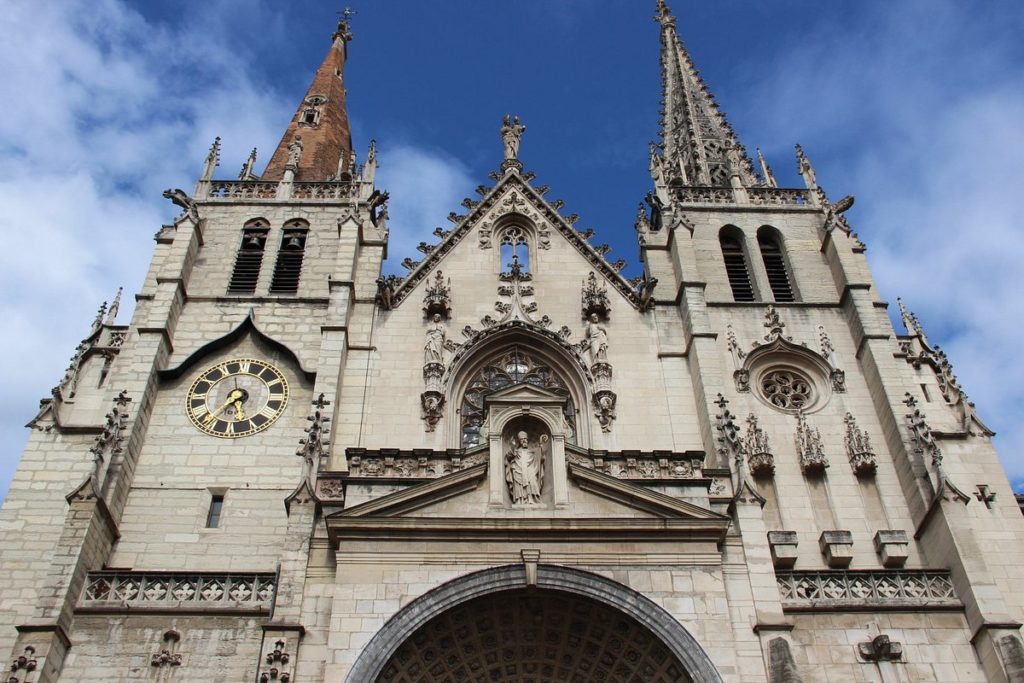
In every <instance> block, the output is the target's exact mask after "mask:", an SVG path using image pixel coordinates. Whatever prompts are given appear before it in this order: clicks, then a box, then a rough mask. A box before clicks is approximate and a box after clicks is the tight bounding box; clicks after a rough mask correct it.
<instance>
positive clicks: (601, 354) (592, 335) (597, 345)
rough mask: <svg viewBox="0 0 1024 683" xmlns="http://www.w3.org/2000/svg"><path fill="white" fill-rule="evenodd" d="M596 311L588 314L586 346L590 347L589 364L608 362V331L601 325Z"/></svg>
mask: <svg viewBox="0 0 1024 683" xmlns="http://www.w3.org/2000/svg"><path fill="white" fill-rule="evenodd" d="M600 321H601V319H600V318H599V317H598V315H597V313H591V314H590V320H589V322H588V323H587V332H586V339H587V347H588V348H589V349H590V364H591V365H594V364H596V363H607V362H608V332H607V331H606V330H605V329H604V328H603V327H601V325H600Z"/></svg>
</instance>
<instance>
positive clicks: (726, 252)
mask: <svg viewBox="0 0 1024 683" xmlns="http://www.w3.org/2000/svg"><path fill="white" fill-rule="evenodd" d="M742 239H743V236H742V233H740V232H739V230H736V229H734V228H731V226H730V227H726V228H723V229H722V232H721V233H719V236H718V241H719V244H720V245H721V247H722V259H723V260H724V261H725V273H726V275H727V276H728V277H729V286H730V287H732V298H733V300H734V301H753V300H754V288H753V286H752V285H751V284H750V270H749V269H748V268H747V257H746V255H744V253H743V242H742Z"/></svg>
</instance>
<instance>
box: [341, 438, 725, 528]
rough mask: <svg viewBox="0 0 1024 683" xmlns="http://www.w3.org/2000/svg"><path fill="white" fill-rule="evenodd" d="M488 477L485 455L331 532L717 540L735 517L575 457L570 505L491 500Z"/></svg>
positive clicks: (358, 511) (355, 510)
mask: <svg viewBox="0 0 1024 683" xmlns="http://www.w3.org/2000/svg"><path fill="white" fill-rule="evenodd" d="M481 454H482V455H484V456H486V455H487V453H486V451H481ZM487 479H488V463H486V462H481V463H479V464H477V465H473V466H471V467H468V468H466V469H464V470H461V471H458V472H454V473H452V474H449V475H446V476H444V477H441V478H439V479H435V480H432V481H429V482H425V483H422V484H417V485H414V486H410V487H409V488H406V489H403V490H401V491H396V492H394V493H389V494H387V495H384V496H381V497H380V498H376V499H374V500H370V501H367V502H365V503H362V504H360V505H356V506H354V507H352V508H349V509H347V510H342V511H340V512H336V513H334V514H332V515H330V516H328V517H327V519H326V522H327V528H328V532H329V534H330V536H331V538H332V539H333V540H334V542H335V543H337V542H339V541H340V540H341V539H355V538H367V537H377V536H386V537H388V538H391V539H395V538H429V539H434V540H439V539H441V538H444V537H453V538H457V539H459V540H465V539H467V538H476V539H481V540H483V539H492V540H509V539H512V538H521V539H533V538H535V539H545V538H558V539H562V540H571V539H573V538H588V539H593V538H608V539H611V538H613V537H617V536H620V535H621V536H623V537H627V538H631V539H635V538H638V537H640V536H649V537H650V538H652V539H660V540H704V541H713V542H716V543H717V542H720V541H721V540H722V539H723V538H724V537H725V533H726V531H727V529H728V527H729V525H730V519H729V518H728V517H727V516H725V515H721V514H719V513H717V512H713V511H711V510H708V509H706V508H703V507H701V506H699V505H695V504H693V503H689V502H687V501H684V500H680V499H678V498H674V497H672V496H668V495H665V494H663V493H659V492H657V491H653V490H651V489H648V488H646V487H644V486H640V485H637V484H634V483H631V482H628V481H623V480H620V479H618V478H616V477H613V476H609V475H607V474H603V473H601V472H597V471H594V470H592V469H588V468H586V467H581V466H579V465H575V464H569V465H568V480H569V485H570V488H571V489H572V490H573V491H574V492H575V493H574V494H573V496H572V497H573V501H574V502H573V503H572V504H571V505H569V506H567V507H565V508H534V509H532V510H530V509H526V508H523V507H512V506H508V507H495V506H494V505H492V504H488V502H487V497H486V488H487V483H486V482H487ZM473 510H476V512H475V513H474V512H473ZM579 510H589V511H590V512H589V513H588V514H581V513H580V512H578V511H579ZM594 510H600V511H601V513H600V514H595V513H594V512H593V511H594ZM524 513H525V514H524Z"/></svg>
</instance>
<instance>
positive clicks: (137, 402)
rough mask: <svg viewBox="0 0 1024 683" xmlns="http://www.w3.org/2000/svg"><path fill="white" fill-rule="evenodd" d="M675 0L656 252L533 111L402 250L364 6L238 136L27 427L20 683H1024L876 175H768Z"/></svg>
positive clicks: (997, 505)
mask: <svg viewBox="0 0 1024 683" xmlns="http://www.w3.org/2000/svg"><path fill="white" fill-rule="evenodd" d="M658 9H659V11H658V23H659V27H660V32H661V38H662V47H663V53H662V70H663V76H664V98H665V102H664V108H665V112H664V125H663V129H662V139H663V141H662V143H661V144H660V145H658V146H656V147H655V148H654V149H652V154H651V174H652V189H651V193H650V194H649V196H648V198H647V201H646V203H645V204H643V205H642V206H641V209H640V211H639V212H638V216H637V223H636V230H637V239H638V243H639V249H640V253H641V256H642V260H643V263H644V265H645V273H644V275H643V277H642V278H640V280H639V281H634V282H630V281H627V280H626V279H624V278H623V276H622V275H621V274H620V273H619V268H621V266H620V265H619V264H612V263H608V262H607V261H606V259H605V258H604V253H605V252H604V250H603V249H602V248H600V247H598V246H595V245H594V244H592V243H591V242H590V241H589V237H590V236H589V235H588V234H586V233H583V232H580V231H577V230H576V228H575V227H574V225H573V223H574V219H573V217H572V216H566V215H564V214H563V213H562V211H561V208H562V207H561V206H560V203H558V202H553V201H550V200H549V199H547V198H546V196H545V193H546V188H543V187H539V186H537V185H536V184H535V183H534V182H533V179H532V177H531V175H530V174H528V173H526V172H524V170H523V166H522V164H521V163H520V162H519V160H518V158H517V157H518V147H519V139H520V137H521V136H522V135H523V127H522V124H521V123H520V122H519V121H518V120H516V119H506V121H505V122H504V124H503V126H502V128H501V135H502V142H503V146H504V159H503V160H502V161H501V164H500V167H499V168H498V169H496V171H495V173H494V174H492V177H491V179H490V180H489V181H484V184H482V185H481V186H480V188H479V189H478V196H477V197H475V198H473V199H467V200H466V201H465V202H464V203H463V207H464V208H462V209H460V210H459V212H458V213H456V212H453V214H452V216H451V217H450V218H451V222H452V225H451V228H450V230H445V231H440V232H439V234H438V238H439V240H438V242H437V243H436V244H432V245H423V246H422V248H421V251H422V252H423V255H422V257H421V260H420V261H418V262H416V261H413V260H411V259H409V260H407V262H406V265H407V267H408V268H409V273H408V275H407V276H406V277H404V278H394V277H392V278H382V277H380V273H381V265H382V261H383V259H384V257H385V252H386V249H387V245H388V228H387V220H388V219H387V203H386V201H387V196H386V194H385V193H383V192H382V191H380V190H379V189H378V188H376V187H375V182H374V170H375V164H376V156H375V151H374V150H373V148H372V147H371V149H370V152H369V153H368V154H367V155H366V156H365V159H364V160H363V162H362V163H361V164H360V163H356V161H355V159H354V155H353V154H352V144H351V141H350V138H349V132H348V131H349V128H348V121H347V117H346V115H345V110H344V88H343V86H342V83H341V77H340V75H341V73H342V70H343V66H344V59H345V56H346V50H347V46H348V41H349V38H350V36H349V32H348V26H347V24H346V23H345V22H342V24H341V25H340V26H339V30H338V32H337V33H336V34H335V35H334V38H333V44H332V46H331V48H330V50H329V52H328V56H327V59H326V60H325V62H324V65H323V66H322V67H321V68H320V70H319V71H318V72H317V75H316V77H315V78H314V80H313V84H312V86H311V87H310V90H309V92H308V93H307V96H306V97H305V98H304V99H303V102H302V103H301V104H300V106H299V109H298V111H297V112H296V116H295V119H294V120H293V121H292V123H291V125H290V126H289V128H288V130H287V131H286V133H285V136H284V138H283V139H282V141H281V144H280V146H279V148H278V150H277V152H276V153H275V154H274V156H273V158H272V161H271V163H270V166H269V167H268V169H267V170H266V171H265V172H264V174H263V175H262V177H261V176H257V175H256V174H255V173H254V168H253V162H254V160H253V158H250V160H249V161H248V162H247V163H246V165H245V168H244V169H243V172H242V176H241V178H240V179H239V180H230V181H221V180H216V179H214V170H215V168H216V166H217V164H218V154H219V148H218V146H217V145H216V144H215V145H214V148H213V149H212V150H211V152H210V157H209V158H208V159H207V161H206V165H205V168H204V170H203V174H202V176H201V179H200V181H199V183H198V185H197V186H196V189H195V191H194V192H193V193H192V194H191V195H188V194H186V193H185V192H182V191H180V190H177V191H169V192H168V193H167V196H168V198H170V199H171V200H172V201H174V202H175V203H177V204H178V205H179V206H180V207H181V208H182V214H181V215H180V217H179V218H178V219H177V220H176V221H175V222H174V223H173V224H172V225H168V226H165V227H163V228H161V229H160V231H159V232H158V234H157V236H156V248H155V253H154V256H153V261H152V266H151V268H150V271H149V275H148V277H147V279H146V281H145V284H144V285H143V287H142V290H141V292H140V293H139V294H138V297H137V299H138V305H137V307H136V310H135V313H134V316H133V318H132V321H131V323H130V324H129V325H119V324H117V321H116V310H112V311H109V312H106V311H101V314H100V316H99V317H98V318H97V321H96V323H95V325H94V326H93V329H92V330H91V332H90V333H89V335H88V336H87V337H86V339H85V340H84V341H83V342H82V344H81V345H80V346H79V348H78V349H77V350H76V352H75V356H74V358H73V360H72V363H71V366H70V367H69V369H68V371H67V373H66V375H65V376H64V378H63V379H62V381H61V382H60V384H59V385H58V386H57V387H56V388H55V389H54V392H53V396H52V398H50V399H47V400H46V401H44V402H43V405H42V407H41V409H40V412H39V414H38V415H37V416H36V418H35V419H33V420H32V422H31V424H30V427H31V429H32V436H31V440H30V443H29V445H28V448H27V449H26V451H25V454H24V456H23V458H22V461H21V466H20V468H19V470H18V473H17V475H16V477H15V480H14V482H13V484H12V487H11V490H10V493H9V495H8V497H7V500H6V503H5V505H4V507H3V513H2V520H3V521H2V524H0V537H2V544H0V548H2V551H0V552H2V554H0V564H2V567H3V577H4V580H3V581H2V582H0V652H3V653H4V654H5V656H7V657H8V661H10V662H11V664H10V667H9V668H10V674H9V679H8V680H10V681H17V682H23V681H33V682H35V681H57V680H65V681H82V682H84V681H105V682H106V681H151V680H180V681H253V680H256V681H282V682H284V681H289V680H292V681H334V682H337V683H342V682H343V681H347V682H349V683H370V682H377V681H382V682H385V681H395V682H398V681H436V682H441V681H491V682H495V681H501V682H507V683H526V682H527V681H533V682H554V681H616V682H626V681H645V682H647V681H652V682H653V681H666V682H667V681H700V682H704V681H727V682H729V683H740V682H743V683H766V682H769V681H770V682H772V683H780V682H783V681H788V682H792V681H805V682H807V683H810V682H812V681H815V682H821V683H824V682H825V681H829V682H832V681H850V682H854V681H863V682H868V681H872V682H875V681H885V682H890V681H905V682H909V681H912V682H919V681H921V682H923V681H941V682H944V683H950V682H953V681H961V682H964V683H967V682H972V683H973V682H977V683H981V682H983V681H988V682H996V681H999V682H1005V681H1016V682H1019V681H1024V647H1022V643H1021V639H1020V638H1021V636H1020V633H1019V629H1020V621H1021V619H1022V618H1024V590H1022V588H1024V584H1022V582H1021V578H1020V567H1021V566H1022V565H1024V555H1022V552H1021V548H1022V547H1024V545H1022V543H1021V541H1022V535H1024V520H1022V517H1021V514H1020V511H1019V509H1018V507H1017V503H1016V501H1015V499H1014V496H1013V493H1012V492H1011V490H1010V487H1009V485H1008V483H1007V480H1006V477H1005V475H1004V473H1003V471H1002V469H1001V467H1000V464H999V461H998V459H997V457H996V453H995V451H994V450H993V447H992V443H991V440H990V439H991V435H992V434H991V432H990V431H989V430H988V429H987V428H986V427H985V425H984V424H983V423H982V421H981V419H980V418H979V417H978V416H977V415H976V414H975V412H974V410H973V406H972V405H971V404H970V402H969V401H968V400H967V398H966V396H965V394H964V392H963V390H962V389H961V387H960V386H959V384H958V383H957V381H956V378H955V377H954V376H953V374H952V370H951V367H950V364H949V361H948V359H947V358H946V357H945V355H944V354H943V353H942V351H941V349H939V348H938V347H936V346H933V345H932V344H931V343H930V342H929V340H928V338H927V336H926V335H925V333H924V330H923V329H922V327H921V325H920V323H919V322H918V321H917V319H916V318H915V317H914V316H913V315H912V314H911V313H909V312H908V311H905V310H904V311H903V318H904V321H905V323H906V325H907V334H899V333H897V332H896V331H895V330H894V329H893V328H892V325H891V324H890V321H889V318H888V315H887V304H886V303H885V302H884V301H883V300H882V299H880V298H879V295H878V292H877V290H876V288H875V287H874V285H873V283H872V280H871V275H870V272H869V270H868V266H867V263H866V261H865V256H864V245H863V244H862V243H861V242H860V241H859V240H858V239H857V237H856V235H855V234H854V233H853V232H852V230H851V228H850V226H849V224H848V223H847V221H846V219H845V218H844V217H843V212H844V211H845V209H846V208H848V207H849V204H850V202H851V200H850V199H849V198H847V199H844V200H839V201H834V202H833V201H832V200H830V199H829V198H828V196H827V195H826V194H825V192H824V191H823V190H822V189H821V187H820V186H819V185H818V182H817V179H816V177H815V174H814V170H813V167H812V166H811V164H810V162H809V161H808V159H807V158H806V156H805V155H804V154H803V152H802V151H798V162H799V164H800V170H801V174H802V176H803V178H804V181H805V187H802V188H780V187H778V186H777V183H776V182H775V180H774V177H773V175H772V173H771V170H770V168H769V167H768V166H767V164H766V163H764V161H763V160H762V159H758V166H759V168H757V169H756V170H755V165H754V163H752V161H751V160H750V159H749V158H748V157H747V155H746V153H745V152H744V151H743V148H742V147H741V146H740V144H739V142H738V140H736V139H735V136H734V135H733V133H732V131H731V129H730V128H729V126H728V124H727V123H726V121H725V118H724V116H723V115H722V114H721V113H720V112H719V111H718V110H717V108H716V107H714V106H713V104H712V100H711V96H710V94H709V92H708V89H707V87H706V86H705V84H704V83H703V81H702V80H701V78H700V76H699V75H698V74H697V71H696V69H695V68H694V66H693V64H692V62H691V61H690V57H689V55H688V54H687V53H686V51H685V50H684V48H683V46H682V44H681V42H680V41H679V38H678V36H677V35H676V27H675V23H674V21H673V19H672V17H671V15H670V14H669V12H668V9H667V7H665V5H664V3H663V2H659V3H658ZM497 149H498V148H497V145H496V147H495V151H496V152H497ZM496 156H497V154H496ZM496 161H497V159H496ZM113 308H115V309H116V304H115V306H114V307H113Z"/></svg>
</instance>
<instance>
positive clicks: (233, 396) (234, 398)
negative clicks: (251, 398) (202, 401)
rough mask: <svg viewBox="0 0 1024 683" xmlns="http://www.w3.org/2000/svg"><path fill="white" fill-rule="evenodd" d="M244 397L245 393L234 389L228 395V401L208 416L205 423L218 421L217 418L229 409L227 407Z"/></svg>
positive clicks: (204, 419)
mask: <svg viewBox="0 0 1024 683" xmlns="http://www.w3.org/2000/svg"><path fill="white" fill-rule="evenodd" d="M242 395H243V392H242V390H241V389H233V390H232V391H231V393H230V394H228V398H227V400H226V401H224V403H222V404H221V406H220V407H219V408H217V409H216V410H214V411H213V412H211V413H210V414H209V415H207V416H206V417H205V418H203V422H205V423H206V424H210V423H211V422H213V421H214V420H216V419H217V416H219V415H220V414H221V413H223V412H224V411H225V410H226V409H227V407H228V406H229V405H231V404H232V403H234V402H235V401H237V400H239V399H240V398H242Z"/></svg>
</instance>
